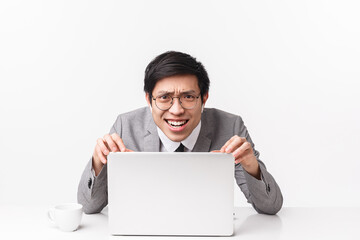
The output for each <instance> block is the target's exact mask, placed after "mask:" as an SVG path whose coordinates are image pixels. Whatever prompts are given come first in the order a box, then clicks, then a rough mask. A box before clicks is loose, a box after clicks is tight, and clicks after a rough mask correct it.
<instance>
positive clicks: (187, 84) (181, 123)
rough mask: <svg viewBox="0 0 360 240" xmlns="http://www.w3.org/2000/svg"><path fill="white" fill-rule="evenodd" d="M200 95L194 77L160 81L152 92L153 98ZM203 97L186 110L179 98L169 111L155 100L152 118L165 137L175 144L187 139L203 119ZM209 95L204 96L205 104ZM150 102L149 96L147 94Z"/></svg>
mask: <svg viewBox="0 0 360 240" xmlns="http://www.w3.org/2000/svg"><path fill="white" fill-rule="evenodd" d="M184 93H185V94H193V95H195V96H199V95H200V89H199V86H198V80H197V77H196V76H194V75H178V76H172V77H167V78H163V79H161V80H159V81H158V82H157V83H156V85H155V87H154V90H153V92H152V95H153V98H156V97H158V96H163V95H164V94H167V95H169V96H172V97H180V96H182V95H183V94H184ZM200 98H201V97H199V98H198V99H197V102H196V105H195V107H194V108H192V109H184V108H183V107H182V106H181V105H180V102H179V98H174V99H173V104H172V106H171V107H170V108H169V109H168V110H165V111H164V110H160V109H159V108H158V107H157V106H156V104H155V101H154V100H153V99H151V102H152V116H153V119H154V122H155V123H156V125H157V126H158V127H159V128H160V129H161V130H162V131H163V132H164V133H165V135H166V136H167V137H168V138H169V139H170V140H172V141H174V142H180V141H182V140H184V139H185V138H187V137H188V136H189V135H190V134H191V132H192V131H193V130H194V128H195V127H196V126H197V125H198V123H199V122H200V119H201V109H202V103H201V99H200ZM207 98H208V94H206V95H205V96H203V104H205V102H206V100H207ZM146 100H147V102H148V104H149V105H150V102H149V94H148V93H147V94H146Z"/></svg>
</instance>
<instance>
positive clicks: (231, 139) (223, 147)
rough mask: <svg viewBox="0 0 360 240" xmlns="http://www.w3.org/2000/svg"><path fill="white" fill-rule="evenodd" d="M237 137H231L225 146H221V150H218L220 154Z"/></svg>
mask: <svg viewBox="0 0 360 240" xmlns="http://www.w3.org/2000/svg"><path fill="white" fill-rule="evenodd" d="M236 137H238V136H237V135H235V136H233V137H232V138H230V139H229V140H228V141H227V142H226V143H225V144H224V146H222V148H221V149H220V151H221V152H225V149H226V148H227V147H228V146H229V144H230V143H231V142H232V141H234V139H235V138H236Z"/></svg>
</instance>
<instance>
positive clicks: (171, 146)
mask: <svg viewBox="0 0 360 240" xmlns="http://www.w3.org/2000/svg"><path fill="white" fill-rule="evenodd" d="M156 127H157V131H158V135H159V137H160V140H161V143H162V144H163V145H164V147H165V149H166V150H167V151H168V152H175V150H176V149H177V148H178V147H179V146H180V143H182V144H183V145H184V146H185V147H186V148H187V149H188V150H189V151H192V150H193V148H194V146H195V143H196V140H197V139H198V137H199V133H200V128H201V121H200V122H199V123H198V125H197V126H196V127H195V128H194V130H193V131H192V132H191V134H190V135H189V136H188V137H187V138H185V139H184V140H182V141H181V142H174V141H171V140H170V139H169V138H168V137H167V136H166V135H165V133H164V132H163V131H161V129H160V128H159V127H158V126H156Z"/></svg>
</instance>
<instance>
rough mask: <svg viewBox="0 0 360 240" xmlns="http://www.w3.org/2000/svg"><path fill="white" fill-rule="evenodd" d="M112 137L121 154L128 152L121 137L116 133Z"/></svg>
mask: <svg viewBox="0 0 360 240" xmlns="http://www.w3.org/2000/svg"><path fill="white" fill-rule="evenodd" d="M111 137H112V139H113V140H114V142H115V143H116V145H117V147H118V148H119V150H120V152H126V147H125V144H124V142H123V140H122V139H121V138H120V136H119V135H117V134H116V133H113V134H111Z"/></svg>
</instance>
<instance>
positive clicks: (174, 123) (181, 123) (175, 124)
mask: <svg viewBox="0 0 360 240" xmlns="http://www.w3.org/2000/svg"><path fill="white" fill-rule="evenodd" d="M167 122H168V123H169V124H170V125H172V126H176V127H177V126H182V125H184V124H185V123H186V121H179V122H175V121H167Z"/></svg>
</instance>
